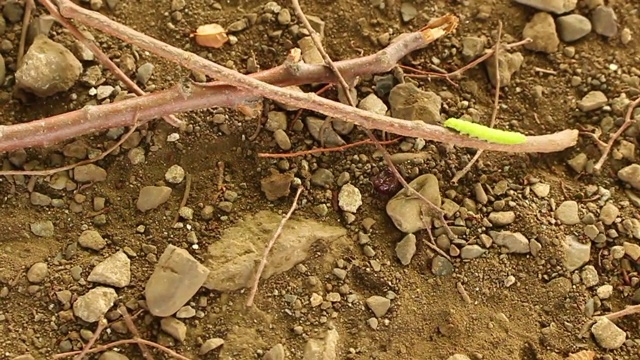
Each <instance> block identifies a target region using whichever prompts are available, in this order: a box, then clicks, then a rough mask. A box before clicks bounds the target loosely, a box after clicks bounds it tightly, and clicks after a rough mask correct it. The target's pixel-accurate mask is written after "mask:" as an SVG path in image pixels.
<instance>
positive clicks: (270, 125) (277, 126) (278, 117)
mask: <svg viewBox="0 0 640 360" xmlns="http://www.w3.org/2000/svg"><path fill="white" fill-rule="evenodd" d="M264 128H265V129H267V130H269V131H271V132H275V131H276V130H286V129H287V114H286V113H285V112H282V111H269V113H267V122H266V123H265V124H264Z"/></svg>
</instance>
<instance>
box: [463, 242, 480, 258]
mask: <svg viewBox="0 0 640 360" xmlns="http://www.w3.org/2000/svg"><path fill="white" fill-rule="evenodd" d="M486 252H487V249H483V248H482V247H480V245H466V246H464V247H463V248H462V249H461V250H460V257H461V258H463V259H475V258H477V257H480V256H482V255H483V254H484V253H486Z"/></svg>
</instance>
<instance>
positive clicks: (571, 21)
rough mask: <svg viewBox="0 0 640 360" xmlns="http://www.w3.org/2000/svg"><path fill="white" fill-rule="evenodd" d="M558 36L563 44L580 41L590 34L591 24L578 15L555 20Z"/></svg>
mask: <svg viewBox="0 0 640 360" xmlns="http://www.w3.org/2000/svg"><path fill="white" fill-rule="evenodd" d="M556 24H557V26H558V34H560V39H562V41H564V42H573V41H576V40H580V39H582V38H583V37H585V36H587V35H588V34H589V33H590V32H591V22H590V21H589V19H587V18H586V17H584V16H582V15H579V14H571V15H566V16H561V17H559V18H558V19H556Z"/></svg>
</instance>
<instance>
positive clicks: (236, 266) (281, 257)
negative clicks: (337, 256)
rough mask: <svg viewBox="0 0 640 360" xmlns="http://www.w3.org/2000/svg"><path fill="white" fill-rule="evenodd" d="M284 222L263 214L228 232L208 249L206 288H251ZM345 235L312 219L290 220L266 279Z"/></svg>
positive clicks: (268, 267)
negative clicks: (266, 248)
mask: <svg viewBox="0 0 640 360" xmlns="http://www.w3.org/2000/svg"><path fill="white" fill-rule="evenodd" d="M281 220H282V217H281V216H280V215H278V214H275V213H272V212H269V211H261V212H258V213H257V214H255V215H253V216H248V217H246V218H245V219H244V220H242V221H240V222H238V223H237V224H236V225H235V226H233V227H231V228H229V229H227V230H226V231H225V232H224V233H223V234H222V236H221V238H220V239H219V240H218V241H216V242H215V243H213V244H211V245H210V246H209V248H208V250H207V255H206V256H205V258H206V261H205V263H204V264H205V266H206V267H208V268H209V269H210V270H211V272H210V273H209V277H208V278H207V280H206V282H205V284H204V286H205V287H206V288H208V289H212V290H217V291H234V290H238V289H241V288H243V287H246V286H248V285H250V282H251V280H252V279H253V276H254V271H255V266H256V264H257V263H258V262H259V260H260V259H261V258H262V254H263V251H264V246H265V244H266V243H267V242H268V241H269V240H270V238H271V236H272V235H273V232H274V231H275V229H276V228H277V227H278V225H279V224H280V221H281ZM344 235H346V230H345V229H344V228H341V227H336V226H330V225H325V224H322V223H319V222H316V221H313V220H308V219H299V220H298V219H290V220H289V221H287V223H286V224H285V226H284V230H283V231H282V233H281V235H280V237H279V238H278V241H277V242H276V244H275V245H274V246H273V248H272V249H271V252H270V253H269V261H268V262H267V265H266V266H265V268H264V271H263V273H262V278H264V279H268V278H269V277H271V276H273V275H275V274H279V273H281V272H284V271H287V270H289V269H291V268H292V267H294V266H295V265H296V264H298V263H299V262H301V261H303V260H304V259H306V258H307V256H308V251H309V249H310V247H311V245H312V244H313V243H315V242H316V241H319V240H320V241H326V242H332V241H335V240H337V239H338V238H341V237H343V236H344Z"/></svg>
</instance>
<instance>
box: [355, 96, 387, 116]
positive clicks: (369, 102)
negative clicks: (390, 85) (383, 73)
mask: <svg viewBox="0 0 640 360" xmlns="http://www.w3.org/2000/svg"><path fill="white" fill-rule="evenodd" d="M358 108H360V109H362V110H367V111H371V112H372V113H374V114H379V115H384V114H386V113H387V110H388V108H387V105H386V104H385V103H384V102H383V101H382V100H380V98H379V97H377V96H376V94H374V93H371V94H369V95H367V97H365V98H364V99H362V100H360V103H359V104H358Z"/></svg>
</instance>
